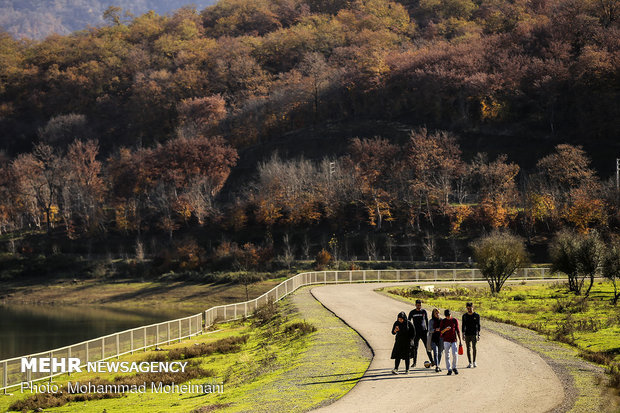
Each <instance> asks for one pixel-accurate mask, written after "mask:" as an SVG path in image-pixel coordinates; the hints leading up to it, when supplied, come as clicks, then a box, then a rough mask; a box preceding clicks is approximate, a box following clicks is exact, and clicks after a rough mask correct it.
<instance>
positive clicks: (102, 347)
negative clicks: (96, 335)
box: [101, 337, 105, 360]
mask: <svg viewBox="0 0 620 413" xmlns="http://www.w3.org/2000/svg"><path fill="white" fill-rule="evenodd" d="M104 358H105V337H101V360H103V359H104Z"/></svg>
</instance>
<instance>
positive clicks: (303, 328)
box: [284, 321, 316, 336]
mask: <svg viewBox="0 0 620 413" xmlns="http://www.w3.org/2000/svg"><path fill="white" fill-rule="evenodd" d="M315 331H316V327H315V326H314V325H312V324H310V323H306V322H305V321H298V322H296V323H292V324H288V325H287V326H286V327H284V334H288V335H290V334H296V335H299V336H304V335H306V334H310V333H313V332H315Z"/></svg>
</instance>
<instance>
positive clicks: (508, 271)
mask: <svg viewBox="0 0 620 413" xmlns="http://www.w3.org/2000/svg"><path fill="white" fill-rule="evenodd" d="M472 249H473V252H474V258H475V259H476V265H477V266H478V268H479V269H480V272H481V273H482V275H483V276H484V278H485V279H486V280H487V282H488V283H489V287H490V288H491V293H493V294H496V293H499V292H500V290H501V289H502V286H503V285H504V283H505V282H506V280H507V279H508V277H510V276H511V275H512V274H513V273H514V272H515V270H516V269H517V268H520V267H523V266H524V265H525V264H526V263H527V262H528V257H527V252H526V251H525V245H524V243H523V240H522V239H521V238H519V237H517V236H514V235H512V234H509V233H507V232H499V231H495V232H493V233H491V234H490V235H487V236H485V237H483V238H481V239H479V240H477V241H476V242H474V243H473V244H472Z"/></svg>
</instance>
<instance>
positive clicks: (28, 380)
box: [26, 356, 32, 383]
mask: <svg viewBox="0 0 620 413" xmlns="http://www.w3.org/2000/svg"><path fill="white" fill-rule="evenodd" d="M31 358H32V357H30V356H28V362H29V363H30V359H31ZM26 381H27V382H28V383H30V382H31V381H32V370H30V369H28V370H26Z"/></svg>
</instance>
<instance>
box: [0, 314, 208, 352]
mask: <svg viewBox="0 0 620 413" xmlns="http://www.w3.org/2000/svg"><path fill="white" fill-rule="evenodd" d="M197 312H199V311H195V312H191V311H187V310H180V309H178V308H166V309H161V308H157V309H150V308H147V309H144V308H139V309H127V308H122V309H119V308H110V307H95V306H46V305H10V306H9V305H6V306H0V360H3V359H6V358H10V357H17V356H21V355H25V354H31V353H37V352H41V351H46V350H52V349H54V348H58V347H63V346H66V345H69V344H75V343H78V342H80V341H85V340H89V339H92V338H97V337H99V336H104V335H106V334H111V333H116V332H119V331H122V330H127V329H129V328H134V327H139V326H143V325H147V324H152V323H157V322H161V321H167V320H172V319H175V318H179V317H184V316H187V315H191V314H195V313H197Z"/></svg>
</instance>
